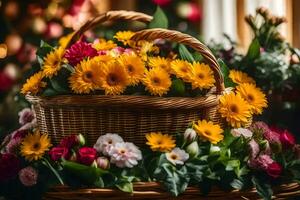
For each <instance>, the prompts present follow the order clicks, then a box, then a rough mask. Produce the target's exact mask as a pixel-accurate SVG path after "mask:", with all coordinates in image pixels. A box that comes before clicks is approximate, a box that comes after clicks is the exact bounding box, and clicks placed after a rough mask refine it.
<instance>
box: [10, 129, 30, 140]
mask: <svg viewBox="0 0 300 200" xmlns="http://www.w3.org/2000/svg"><path fill="white" fill-rule="evenodd" d="M27 133H28V131H27V130H22V129H18V130H16V131H14V132H13V133H12V139H18V138H20V139H23V138H24V137H25V136H26V135H27Z"/></svg>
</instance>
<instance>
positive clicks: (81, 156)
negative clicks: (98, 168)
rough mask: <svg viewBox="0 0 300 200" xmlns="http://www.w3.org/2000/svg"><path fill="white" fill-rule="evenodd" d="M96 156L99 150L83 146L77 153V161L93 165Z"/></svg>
mask: <svg viewBox="0 0 300 200" xmlns="http://www.w3.org/2000/svg"><path fill="white" fill-rule="evenodd" d="M96 157H97V151H96V149H94V148H91V147H82V148H80V149H79V150H78V153H77V161H78V162H79V163H81V164H84V165H91V164H92V163H93V162H94V160H95V159H96Z"/></svg>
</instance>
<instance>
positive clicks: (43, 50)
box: [36, 40, 54, 66]
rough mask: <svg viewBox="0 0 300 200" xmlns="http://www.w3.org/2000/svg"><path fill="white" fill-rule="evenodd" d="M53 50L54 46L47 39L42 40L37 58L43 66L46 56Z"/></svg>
mask: <svg viewBox="0 0 300 200" xmlns="http://www.w3.org/2000/svg"><path fill="white" fill-rule="evenodd" d="M53 50H54V48H53V47H52V46H50V45H49V44H48V43H46V42H45V41H43V40H41V43H40V48H38V49H37V51H36V55H37V60H38V62H39V64H40V66H42V65H43V63H44V57H46V55H47V54H48V53H50V52H51V51H53Z"/></svg>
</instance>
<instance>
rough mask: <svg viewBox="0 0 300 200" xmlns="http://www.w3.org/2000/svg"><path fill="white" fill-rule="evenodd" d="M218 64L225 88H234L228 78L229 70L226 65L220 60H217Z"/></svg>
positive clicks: (233, 84)
mask: <svg viewBox="0 0 300 200" xmlns="http://www.w3.org/2000/svg"><path fill="white" fill-rule="evenodd" d="M218 63H219V65H220V67H221V71H222V75H223V77H224V84H225V87H235V86H236V84H235V83H234V82H233V81H232V80H231V79H230V78H229V68H228V67H227V65H226V64H225V63H224V62H223V61H222V60H221V59H218Z"/></svg>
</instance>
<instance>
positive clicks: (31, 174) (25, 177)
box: [19, 166, 38, 187]
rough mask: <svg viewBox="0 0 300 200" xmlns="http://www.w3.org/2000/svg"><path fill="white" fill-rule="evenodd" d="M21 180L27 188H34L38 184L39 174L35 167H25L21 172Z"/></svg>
mask: <svg viewBox="0 0 300 200" xmlns="http://www.w3.org/2000/svg"><path fill="white" fill-rule="evenodd" d="M19 179H20V181H21V183H22V184H23V185H25V186H27V187H30V186H34V185H35V184H37V180H38V172H37V170H35V169H34V168H33V167H30V166H29V167H25V168H23V169H21V170H20V172H19Z"/></svg>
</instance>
